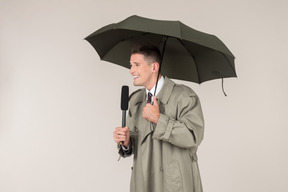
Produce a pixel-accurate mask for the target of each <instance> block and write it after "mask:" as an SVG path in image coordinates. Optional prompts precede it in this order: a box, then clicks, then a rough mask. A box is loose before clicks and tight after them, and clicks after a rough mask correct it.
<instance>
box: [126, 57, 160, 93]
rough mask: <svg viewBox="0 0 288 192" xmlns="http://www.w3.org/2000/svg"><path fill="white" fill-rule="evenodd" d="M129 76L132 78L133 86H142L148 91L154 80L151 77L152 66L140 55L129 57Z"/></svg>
mask: <svg viewBox="0 0 288 192" xmlns="http://www.w3.org/2000/svg"><path fill="white" fill-rule="evenodd" d="M130 67H131V68H130V71H129V72H130V74H131V75H132V77H133V80H134V85H135V86H144V87H145V88H147V89H148V90H150V89H152V88H153V86H154V84H155V80H154V79H153V78H152V76H153V71H154V70H153V64H152V63H151V62H149V59H145V58H144V55H142V54H137V53H136V54H132V55H131V57H130Z"/></svg>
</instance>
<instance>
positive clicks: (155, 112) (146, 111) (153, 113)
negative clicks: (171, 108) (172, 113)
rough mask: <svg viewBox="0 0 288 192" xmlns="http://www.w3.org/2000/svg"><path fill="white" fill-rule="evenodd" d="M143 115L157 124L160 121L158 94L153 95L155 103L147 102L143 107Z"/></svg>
mask: <svg viewBox="0 0 288 192" xmlns="http://www.w3.org/2000/svg"><path fill="white" fill-rule="evenodd" d="M142 116H143V118H144V119H146V120H147V121H151V122H153V123H155V124H157V123H158V120H159V118H160V111H159V105H158V103H157V99H156V96H154V97H153V105H151V104H150V103H147V104H146V105H145V107H144V108H143V113H142Z"/></svg>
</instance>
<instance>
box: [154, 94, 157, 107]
mask: <svg viewBox="0 0 288 192" xmlns="http://www.w3.org/2000/svg"><path fill="white" fill-rule="evenodd" d="M153 104H154V106H158V103H157V97H156V96H154V97H153Z"/></svg>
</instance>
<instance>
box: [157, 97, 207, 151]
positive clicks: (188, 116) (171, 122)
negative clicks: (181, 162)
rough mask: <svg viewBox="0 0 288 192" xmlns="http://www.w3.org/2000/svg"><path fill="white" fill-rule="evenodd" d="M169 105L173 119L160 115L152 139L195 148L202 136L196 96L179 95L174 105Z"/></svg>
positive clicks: (198, 102) (202, 120) (202, 129)
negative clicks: (173, 113) (172, 112)
mask: <svg viewBox="0 0 288 192" xmlns="http://www.w3.org/2000/svg"><path fill="white" fill-rule="evenodd" d="M170 105H173V106H174V107H175V108H174V109H173V110H174V111H175V114H176V115H175V118H173V117H170V116H168V115H167V114H166V115H165V114H162V113H161V114H160V118H159V121H158V123H157V125H156V128H155V130H154V133H153V139H158V140H162V141H164V142H169V143H171V144H172V145H175V146H177V147H181V148H192V147H197V146H198V145H199V144H200V143H201V141H202V139H203V135H204V119H203V114H202V109H201V105H200V101H199V98H198V96H197V95H196V94H180V96H178V98H177V99H176V100H175V104H171V103H170ZM170 108H171V107H170Z"/></svg>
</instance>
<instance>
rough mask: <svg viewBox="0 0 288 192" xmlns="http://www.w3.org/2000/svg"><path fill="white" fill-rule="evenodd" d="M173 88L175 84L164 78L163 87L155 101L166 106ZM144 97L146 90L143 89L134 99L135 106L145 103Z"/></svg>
mask: <svg viewBox="0 0 288 192" xmlns="http://www.w3.org/2000/svg"><path fill="white" fill-rule="evenodd" d="M174 86H175V83H174V82H173V81H172V80H170V79H169V78H168V77H165V80H164V85H163V87H162V89H161V91H160V92H159V94H158V96H157V100H158V101H159V100H160V101H161V102H162V103H163V104H167V103H168V101H169V98H170V95H171V93H172V90H173V88H174ZM145 95H146V89H145V88H144V89H142V90H141V91H140V92H139V94H138V95H137V97H136V98H135V104H136V105H137V104H139V103H141V102H143V101H145Z"/></svg>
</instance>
